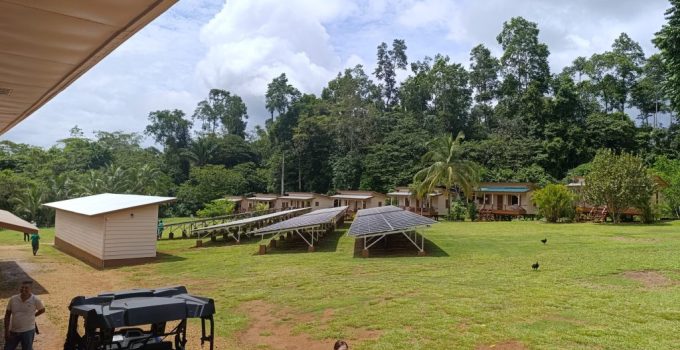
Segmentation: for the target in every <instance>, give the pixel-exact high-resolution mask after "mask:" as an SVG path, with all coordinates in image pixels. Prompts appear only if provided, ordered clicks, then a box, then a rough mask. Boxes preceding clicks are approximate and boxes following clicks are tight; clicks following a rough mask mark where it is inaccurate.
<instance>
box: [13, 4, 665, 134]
mask: <svg viewBox="0 0 680 350" xmlns="http://www.w3.org/2000/svg"><path fill="white" fill-rule="evenodd" d="M667 7H669V3H668V1H667V0H645V1H640V0H592V1H591V0H570V1H563V0H512V1H510V0H393V1H386V0H375V1H358V0H325V1H317V0H287V1H280V0H228V1H226V2H224V1H218V0H180V1H179V2H178V3H177V4H176V5H174V6H173V7H172V8H170V9H169V10H168V11H167V12H165V13H164V14H163V15H161V16H159V17H158V18H157V19H156V20H155V21H153V22H152V23H150V24H149V25H148V26H146V27H145V28H144V29H142V30H141V31H140V32H138V33H137V34H135V35H134V36H133V37H132V38H131V39H129V40H128V41H127V42H125V43H124V44H123V45H121V46H120V47H119V48H118V49H116V50H115V51H114V52H112V53H111V54H110V55H109V56H108V57H106V58H104V59H103V60H102V61H101V62H100V63H99V64H98V65H96V66H95V67H94V68H92V69H91V70H90V71H89V72H87V73H86V74H85V75H83V76H82V77H81V78H80V79H79V80H77V81H76V82H75V83H73V84H72V85H71V86H70V87H68V88H67V89H66V90H65V91H63V92H62V93H61V94H59V95H58V96H56V97H55V98H54V99H52V100H51V101H50V102H48V103H47V104H45V105H44V106H43V107H42V108H41V109H40V110H38V111H37V112H35V113H34V114H33V115H31V116H30V117H28V118H27V119H25V120H24V121H23V122H21V123H20V124H19V125H17V126H16V127H14V128H13V129H12V130H10V131H9V132H7V133H6V134H4V135H2V136H0V140H10V141H14V142H21V143H28V144H32V145H38V146H43V147H50V146H52V145H54V144H55V143H57V142H58V140H60V139H63V138H66V137H68V135H69V130H70V129H71V128H72V127H74V126H76V125H77V126H78V127H79V128H80V129H82V130H83V131H84V132H85V136H87V137H92V136H93V134H94V132H95V131H99V130H101V131H111V132H112V131H124V132H137V133H142V132H143V131H144V128H145V126H146V125H147V122H148V120H147V117H148V114H149V112H151V111H155V110H163V109H181V110H183V111H184V112H185V113H186V114H187V116H188V117H190V116H191V115H192V114H193V111H194V109H195V107H196V104H197V103H198V102H199V101H201V100H203V99H205V98H206V97H207V95H208V91H209V90H210V89H212V88H220V89H225V90H228V91H230V92H232V93H235V94H237V95H239V96H241V97H242V98H243V99H244V101H245V102H246V105H247V107H248V115H249V119H248V130H253V129H254V126H255V125H257V124H260V125H262V124H264V121H265V120H266V119H267V117H268V112H267V111H266V110H265V108H264V104H265V102H264V95H265V92H266V89H267V84H268V83H269V82H271V80H272V79H273V78H274V77H276V76H278V75H280V74H281V73H286V75H287V76H288V78H289V81H290V83H292V84H293V85H294V86H295V87H297V88H298V89H299V90H300V91H302V92H303V93H314V94H319V93H320V92H321V90H322V89H323V87H324V86H325V85H326V84H327V83H328V81H329V80H331V79H333V78H334V77H335V76H336V75H337V74H338V72H340V71H342V70H344V69H345V68H348V67H353V66H355V65H356V64H362V65H364V67H365V69H366V72H367V73H371V72H372V71H373V69H374V68H375V57H376V47H377V46H378V45H379V44H380V43H381V42H388V43H390V42H392V40H393V39H395V38H399V39H405V40H406V45H407V46H408V50H407V56H408V59H409V62H411V61H415V60H422V59H423V58H424V57H425V56H431V57H432V56H434V55H436V54H437V53H440V54H444V55H448V56H450V57H451V59H452V60H453V61H455V62H459V63H462V64H463V65H465V66H468V65H469V53H470V50H471V49H472V47H474V46H476V45H477V44H480V43H482V44H484V45H486V46H487V47H488V48H489V49H491V51H492V52H493V53H494V54H495V55H496V56H500V54H501V49H500V46H499V45H498V43H497V41H496V35H498V33H499V32H500V31H501V28H502V25H503V22H504V21H507V20H509V19H510V18H512V17H514V16H522V17H524V18H526V19H528V20H530V21H532V22H536V23H537V24H538V27H539V29H540V35H539V38H540V40H541V41H543V42H545V43H546V44H547V45H548V47H549V49H550V57H549V60H550V65H551V69H552V71H553V72H559V71H560V70H561V69H562V68H563V67H564V66H566V65H569V64H570V63H571V61H572V60H573V59H574V58H576V57H578V56H586V57H588V56H590V55H592V54H593V53H598V52H603V51H606V50H609V49H610V47H611V44H612V42H613V41H614V39H615V38H616V37H618V36H619V34H620V33H621V32H626V33H628V35H629V36H630V37H631V38H633V40H635V41H637V42H639V43H640V45H641V46H642V48H643V49H644V51H645V53H646V54H647V55H650V54H652V53H654V52H656V49H655V48H654V46H653V44H652V43H651V39H652V38H653V36H654V33H655V32H657V31H658V30H659V29H660V28H661V26H662V25H663V24H664V23H665V20H664V11H665V10H666V8H667ZM406 76H408V72H401V73H400V75H399V77H400V78H401V79H404V78H405V77H406ZM151 144H152V140H150V138H147V139H146V141H145V145H151Z"/></svg>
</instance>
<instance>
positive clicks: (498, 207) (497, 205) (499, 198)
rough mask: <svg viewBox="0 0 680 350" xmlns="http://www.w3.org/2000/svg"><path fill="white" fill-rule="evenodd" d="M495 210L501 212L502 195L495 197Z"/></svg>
mask: <svg viewBox="0 0 680 350" xmlns="http://www.w3.org/2000/svg"><path fill="white" fill-rule="evenodd" d="M496 210H503V195H502V194H497V195H496Z"/></svg>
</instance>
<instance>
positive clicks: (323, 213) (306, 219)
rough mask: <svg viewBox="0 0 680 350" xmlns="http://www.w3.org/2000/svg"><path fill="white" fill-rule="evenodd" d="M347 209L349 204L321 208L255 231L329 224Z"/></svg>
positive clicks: (273, 231) (268, 231)
mask: <svg viewBox="0 0 680 350" xmlns="http://www.w3.org/2000/svg"><path fill="white" fill-rule="evenodd" d="M346 210H347V206H342V207H335V208H327V209H319V210H315V211H313V212H311V213H307V214H304V215H300V216H298V217H294V218H292V219H288V220H285V221H281V222H277V223H275V224H273V225H269V226H267V227H263V228H261V229H259V230H257V231H255V234H256V235H261V236H262V235H266V234H269V233H276V232H283V231H291V230H295V229H298V228H303V227H312V226H319V225H322V224H328V223H330V222H332V221H333V220H334V219H336V218H337V217H338V216H340V215H343V214H344V213H345V211H346Z"/></svg>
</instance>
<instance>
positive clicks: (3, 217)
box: [0, 210, 38, 233]
mask: <svg viewBox="0 0 680 350" xmlns="http://www.w3.org/2000/svg"><path fill="white" fill-rule="evenodd" d="M0 228H4V229H8V230H12V231H19V232H27V233H34V232H38V228H37V227H36V226H35V225H33V224H31V223H29V222H28V221H26V220H24V219H22V218H20V217H18V216H16V215H14V214H12V213H10V212H8V211H6V210H0Z"/></svg>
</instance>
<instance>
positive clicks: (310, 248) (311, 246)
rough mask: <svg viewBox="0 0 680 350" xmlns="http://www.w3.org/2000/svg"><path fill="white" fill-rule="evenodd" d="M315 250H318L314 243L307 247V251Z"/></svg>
mask: <svg viewBox="0 0 680 350" xmlns="http://www.w3.org/2000/svg"><path fill="white" fill-rule="evenodd" d="M315 250H316V248H315V247H314V246H313V245H310V246H308V247H307V251H308V252H309V253H313V252H314V251H315Z"/></svg>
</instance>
